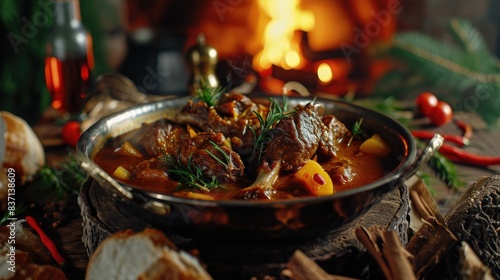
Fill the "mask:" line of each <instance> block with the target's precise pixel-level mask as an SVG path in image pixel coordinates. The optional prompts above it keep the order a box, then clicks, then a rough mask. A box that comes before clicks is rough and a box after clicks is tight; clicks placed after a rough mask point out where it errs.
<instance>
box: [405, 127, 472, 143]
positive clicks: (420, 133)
mask: <svg viewBox="0 0 500 280" xmlns="http://www.w3.org/2000/svg"><path fill="white" fill-rule="evenodd" d="M411 134H412V135H413V137H415V138H418V139H425V140H430V139H432V137H434V135H435V134H436V133H435V132H433V131H427V130H412V131H411ZM440 135H441V136H443V138H444V140H445V141H448V142H452V143H455V144H457V145H459V146H465V145H468V144H469V139H468V138H465V137H462V136H460V135H454V134H440Z"/></svg>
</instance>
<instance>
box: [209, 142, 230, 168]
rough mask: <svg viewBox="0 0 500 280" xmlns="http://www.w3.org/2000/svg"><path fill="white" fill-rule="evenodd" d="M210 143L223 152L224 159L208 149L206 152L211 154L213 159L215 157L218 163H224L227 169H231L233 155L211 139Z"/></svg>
mask: <svg viewBox="0 0 500 280" xmlns="http://www.w3.org/2000/svg"><path fill="white" fill-rule="evenodd" d="M210 144H211V145H212V146H213V147H214V149H215V150H217V151H218V152H220V153H221V154H222V157H223V158H222V159H221V158H219V157H218V156H216V155H214V154H213V153H212V152H210V151H209V150H208V149H205V152H206V153H207V154H209V155H210V156H211V157H212V158H213V159H215V160H216V161H217V162H218V163H220V164H222V165H223V166H224V167H225V168H226V170H227V169H229V165H231V157H229V156H228V155H227V154H226V152H225V151H224V150H223V149H222V148H221V147H219V145H217V144H216V143H214V142H213V141H210Z"/></svg>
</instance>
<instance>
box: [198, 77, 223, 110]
mask: <svg viewBox="0 0 500 280" xmlns="http://www.w3.org/2000/svg"><path fill="white" fill-rule="evenodd" d="M224 91H225V89H224V88H223V87H220V86H218V87H211V86H209V85H207V84H206V83H204V82H202V85H201V88H197V89H196V90H195V93H196V98H198V99H200V100H201V101H203V102H205V103H206V104H207V105H208V107H213V106H215V105H217V102H219V98H220V97H221V95H222V94H223V93H224Z"/></svg>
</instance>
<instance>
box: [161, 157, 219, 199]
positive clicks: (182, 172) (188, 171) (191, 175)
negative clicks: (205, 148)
mask: <svg viewBox="0 0 500 280" xmlns="http://www.w3.org/2000/svg"><path fill="white" fill-rule="evenodd" d="M163 160H164V161H165V162H166V163H167V164H168V165H169V169H168V171H169V172H170V173H172V174H175V175H177V176H179V186H178V189H199V190H202V191H205V192H209V191H210V189H213V188H215V187H217V186H218V184H219V182H218V180H217V178H215V177H214V176H212V177H211V178H208V180H207V178H206V177H205V176H203V172H202V171H201V169H200V168H199V167H198V166H197V165H196V164H193V163H192V161H191V157H190V158H189V160H188V164H187V166H186V165H184V164H182V163H181V162H180V161H179V160H178V159H176V158H174V157H173V156H171V155H167V156H165V157H163Z"/></svg>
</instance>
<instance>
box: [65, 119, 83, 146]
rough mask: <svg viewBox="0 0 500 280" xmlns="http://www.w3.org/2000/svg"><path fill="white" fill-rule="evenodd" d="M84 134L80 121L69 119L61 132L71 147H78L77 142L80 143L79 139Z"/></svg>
mask: <svg viewBox="0 0 500 280" xmlns="http://www.w3.org/2000/svg"><path fill="white" fill-rule="evenodd" d="M81 134H82V131H81V128H80V123H79V122H77V121H68V122H66V123H65V124H64V126H63V128H62V132H61V136H62V139H63V140H64V142H66V144H68V145H70V146H71V147H73V148H74V147H76V143H78V139H79V138H80V135H81Z"/></svg>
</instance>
